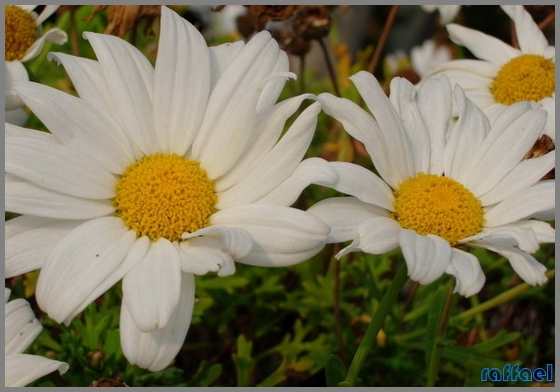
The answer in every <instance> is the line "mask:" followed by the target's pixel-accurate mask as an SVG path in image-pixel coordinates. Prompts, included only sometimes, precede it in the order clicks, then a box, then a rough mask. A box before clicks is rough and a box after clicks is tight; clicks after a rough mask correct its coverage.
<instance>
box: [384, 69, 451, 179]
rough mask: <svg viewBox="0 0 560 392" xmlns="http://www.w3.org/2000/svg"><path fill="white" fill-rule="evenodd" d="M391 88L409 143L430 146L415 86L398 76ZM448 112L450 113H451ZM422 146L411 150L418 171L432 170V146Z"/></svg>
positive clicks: (392, 98)
mask: <svg viewBox="0 0 560 392" xmlns="http://www.w3.org/2000/svg"><path fill="white" fill-rule="evenodd" d="M448 86H449V83H448ZM390 90H391V95H390V96H389V99H390V101H391V104H392V105H393V107H394V108H395V109H396V111H397V113H398V115H399V116H400V117H401V122H402V126H403V131H404V134H405V135H406V137H407V139H408V140H409V143H411V144H412V145H415V146H418V147H420V146H422V147H424V146H430V134H429V133H428V130H427V129H426V126H427V124H426V123H425V122H424V118H425V117H423V116H422V114H421V113H420V108H419V105H418V102H417V93H416V89H415V88H414V86H413V85H412V84H411V83H409V81H408V80H406V79H404V78H398V77H397V78H393V80H391V85H390ZM432 110H433V109H432ZM433 113H434V111H432V116H433ZM436 113H437V112H436ZM447 114H448V115H449V113H447ZM434 117H435V116H434ZM422 147H420V148H414V149H412V151H411V153H412V162H413V166H414V170H415V172H416V173H419V172H422V173H427V172H429V171H430V148H422Z"/></svg>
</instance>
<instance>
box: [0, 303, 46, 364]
mask: <svg viewBox="0 0 560 392" xmlns="http://www.w3.org/2000/svg"><path fill="white" fill-rule="evenodd" d="M4 317H5V333H4V345H5V353H6V355H11V354H19V353H22V352H24V351H25V350H26V349H27V347H29V346H30V345H31V343H33V341H34V340H35V338H36V337H37V336H39V334H40V333H41V331H42V330H43V326H42V325H41V323H40V322H39V320H37V318H36V317H35V314H34V313H33V310H31V306H30V305H29V302H27V301H26V300H24V299H22V298H17V299H14V300H13V301H10V302H8V303H7V304H6V305H5V307H4Z"/></svg>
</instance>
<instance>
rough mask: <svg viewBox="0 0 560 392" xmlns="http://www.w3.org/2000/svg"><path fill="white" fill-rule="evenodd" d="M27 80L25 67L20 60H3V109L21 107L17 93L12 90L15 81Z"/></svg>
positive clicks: (21, 102)
mask: <svg viewBox="0 0 560 392" xmlns="http://www.w3.org/2000/svg"><path fill="white" fill-rule="evenodd" d="M20 81H29V75H28V74H27V68H25V66H24V65H23V64H22V63H21V62H20V61H4V92H5V93H4V99H5V100H4V106H5V110H6V111H8V110H13V109H18V108H23V106H24V104H23V101H22V100H21V98H20V97H19V95H18V94H17V93H16V92H15V91H14V90H12V87H13V86H14V84H15V83H16V82H20Z"/></svg>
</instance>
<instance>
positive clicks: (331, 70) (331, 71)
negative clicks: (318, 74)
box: [317, 39, 341, 97]
mask: <svg viewBox="0 0 560 392" xmlns="http://www.w3.org/2000/svg"><path fill="white" fill-rule="evenodd" d="M317 41H318V42H319V45H320V46H321V50H322V51H323V56H325V62H326V64H327V69H328V71H329V75H330V77H331V81H332V84H333V88H334V92H335V94H336V96H337V97H340V96H341V95H340V89H339V88H338V81H337V79H336V74H335V72H334V68H333V65H332V62H331V58H330V56H329V51H328V50H327V46H326V45H325V43H324V42H323V40H322V39H318V40H317Z"/></svg>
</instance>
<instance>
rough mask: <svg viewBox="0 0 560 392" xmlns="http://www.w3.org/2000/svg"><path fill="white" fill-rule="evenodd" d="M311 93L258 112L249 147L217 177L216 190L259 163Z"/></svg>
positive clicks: (232, 182) (222, 188)
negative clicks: (254, 130) (254, 132)
mask: <svg viewBox="0 0 560 392" xmlns="http://www.w3.org/2000/svg"><path fill="white" fill-rule="evenodd" d="M313 97H314V96H313V95H311V94H302V95H298V96H296V97H292V98H288V99H286V100H284V101H282V102H279V103H277V104H276V105H274V106H271V107H270V108H268V109H267V110H265V111H263V112H262V113H259V115H258V116H257V118H256V121H255V129H258V130H259V132H258V134H256V135H254V139H253V140H251V147H250V148H249V149H248V150H247V151H245V154H244V155H243V156H241V157H240V158H239V160H238V161H237V162H236V163H235V165H234V166H233V167H231V168H230V169H229V170H228V171H227V173H225V174H224V175H223V176H221V177H219V178H217V179H216V180H215V181H216V190H217V191H218V192H221V191H224V190H226V189H229V188H230V187H232V186H233V185H235V184H236V183H238V182H240V181H241V180H242V179H243V178H244V177H245V175H246V173H249V172H251V171H252V170H253V168H254V167H255V166H257V165H259V163H260V161H261V159H262V158H263V157H264V156H265V155H266V154H268V153H269V152H270V151H271V150H272V148H273V147H274V145H275V144H276V143H277V142H278V139H280V135H281V134H282V132H283V130H284V126H285V124H286V121H287V120H288V118H290V116H292V115H293V114H294V113H295V111H296V110H297V109H298V108H299V107H300V106H301V103H302V102H303V101H304V100H305V99H312V98H313Z"/></svg>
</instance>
